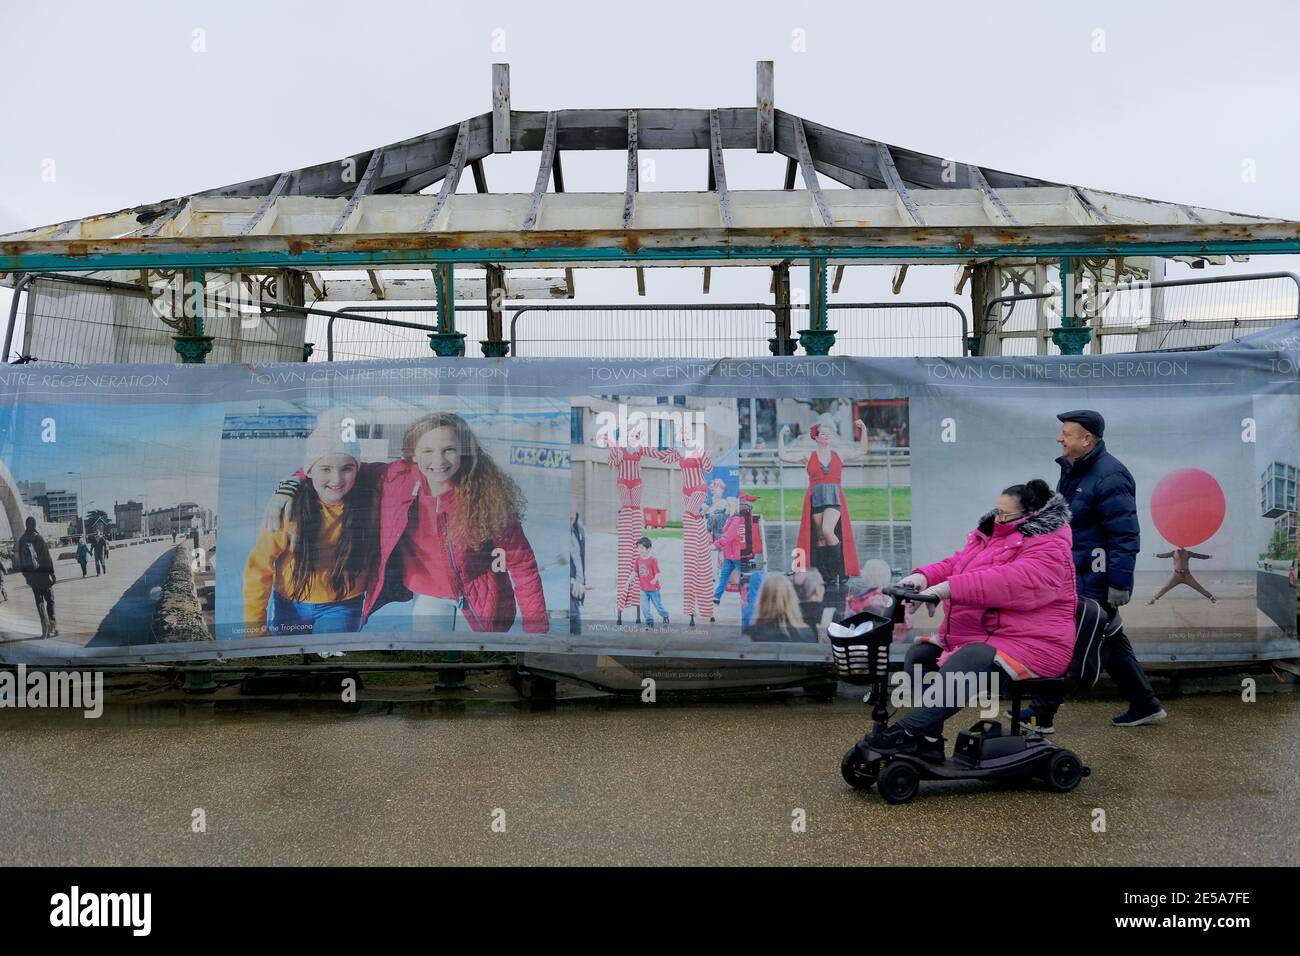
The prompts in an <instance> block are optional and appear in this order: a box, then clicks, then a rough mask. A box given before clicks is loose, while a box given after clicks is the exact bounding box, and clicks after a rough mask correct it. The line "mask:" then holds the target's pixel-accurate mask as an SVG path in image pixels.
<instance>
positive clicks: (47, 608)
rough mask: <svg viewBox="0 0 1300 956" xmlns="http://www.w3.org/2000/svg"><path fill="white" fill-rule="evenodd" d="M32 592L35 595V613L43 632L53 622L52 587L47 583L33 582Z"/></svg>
mask: <svg viewBox="0 0 1300 956" xmlns="http://www.w3.org/2000/svg"><path fill="white" fill-rule="evenodd" d="M32 594H33V595H34V596H35V597H36V614H37V616H38V617H40V619H41V631H42V632H44V631H45V630H46V629H47V628H48V627H51V626H53V624H54V588H53V587H52V586H51V585H49V584H33V585H32Z"/></svg>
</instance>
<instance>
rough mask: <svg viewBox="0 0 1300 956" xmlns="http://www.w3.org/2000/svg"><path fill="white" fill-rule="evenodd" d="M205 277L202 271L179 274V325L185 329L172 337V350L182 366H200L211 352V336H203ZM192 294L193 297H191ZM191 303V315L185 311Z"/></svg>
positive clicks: (194, 270)
mask: <svg viewBox="0 0 1300 956" xmlns="http://www.w3.org/2000/svg"><path fill="white" fill-rule="evenodd" d="M206 283H207V275H206V274H205V273H204V271H203V270H202V269H186V270H184V271H183V272H182V273H181V317H180V318H181V325H180V327H181V328H182V329H185V331H184V332H182V333H181V334H180V335H173V336H172V348H174V349H175V350H176V354H177V355H179V356H180V357H181V364H182V365H202V364H203V363H204V362H205V361H206V360H207V357H208V353H209V352H211V351H212V336H210V335H204V334H203V298H204V296H205V295H206V292H207V287H206ZM191 293H193V295H191ZM191 302H192V303H193V311H194V314H193V315H186V314H185V312H186V310H187V309H188V308H189V307H190V303H191Z"/></svg>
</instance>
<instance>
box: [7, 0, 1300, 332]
mask: <svg viewBox="0 0 1300 956" xmlns="http://www.w3.org/2000/svg"><path fill="white" fill-rule="evenodd" d="M195 31H202V32H201V33H198V34H196V32H195ZM1098 31H1104V34H1102V33H1099V32H1098ZM1298 35H1300V7H1297V5H1295V4H1291V3H1286V2H1281V0H1278V2H1250V0H1238V2H1234V3H1230V4H1225V3H1219V2H1214V3H1212V2H1186V3H1178V4H1172V3H1170V4H1164V3H1139V2H1134V0H1128V2H1092V3H1089V4H1086V5H1084V4H1070V5H1066V4H1056V3H1016V2H1001V3H979V4H974V3H948V2H941V3H935V2H930V3H925V4H899V3H896V2H890V3H857V4H846V3H845V4H840V3H837V4H805V5H803V6H802V7H800V6H799V5H795V4H790V3H779V4H778V3H765V2H750V3H743V4H704V3H699V2H698V0H697V2H692V3H677V2H671V0H659V2H656V3H654V4H648V5H647V4H640V5H636V6H631V5H628V6H624V5H613V4H609V3H591V4H584V3H570V4H564V3H549V4H538V3H515V2H501V0H480V2H477V3H472V4H466V3H454V4H452V3H428V2H426V3H415V2H410V3H399V2H383V0H371V2H367V3H364V4H357V3H347V4H343V3H331V2H328V0H327V2H311V3H306V2H302V3H274V4H273V3H253V2H250V0H223V2H220V3H207V2H204V3H163V2H153V3H149V2H116V3H113V4H97V3H75V2H58V3H50V4H42V5H37V4H28V5H24V6H22V7H19V6H17V5H14V4H10V5H7V6H6V7H4V8H2V9H0V36H3V37H4V38H5V40H6V43H5V52H4V56H3V59H0V78H2V79H3V88H4V89H5V90H6V91H8V93H9V95H8V96H7V97H6V104H5V105H6V109H5V116H4V129H5V133H4V148H3V149H0V182H3V183H4V188H3V189H2V190H0V232H8V231H12V230H15V229H20V228H25V227H30V226H37V225H42V224H46V223H51V222H56V221H59V220H62V219H69V218H79V217H82V216H87V215H91V214H96V213H101V212H106V211H110V210H116V209H119V208H122V207H126V206H133V205H137V204H141V203H146V202H151V201H154V200H158V199H163V198H168V197H173V196H179V195H184V194H187V193H190V192H194V191H197V190H201V189H206V188H210V187H214V186H218V185H222V184H226V183H233V182H238V181H240V180H244V179H248V178H252V177H255V176H261V175H266V174H270V173H274V172H278V171H281V170H284V169H290V168H295V167H299V166H304V165H308V164H312V163H317V162H322V161H326V160H331V159H336V158H339V157H342V156H344V155H347V154H350V153H354V152H357V151H359V150H363V149H368V148H370V147H373V146H376V145H380V144H383V143H388V142H392V141H395V140H399V139H402V138H405V137H409V136H412V135H415V134H417V133H421V132H424V131H427V130H431V129H436V128H438V127H442V126H445V125H448V124H451V123H454V122H457V121H459V120H461V119H463V118H465V117H468V116H470V115H474V114H478V113H482V112H486V111H487V110H488V109H490V105H491V103H490V64H492V63H493V62H499V61H504V62H509V63H510V65H511V99H512V106H513V107H514V108H515V109H524V110H551V109H565V108H580V107H615V108H629V107H699V108H707V107H718V106H752V105H753V103H754V94H755V91H754V62H755V61H756V60H759V59H771V60H774V61H775V64H776V66H775V69H776V105H777V106H778V107H779V108H781V109H784V110H787V111H789V112H793V113H797V114H799V115H801V116H804V117H807V118H809V119H811V120H815V121H817V122H821V123H825V124H827V125H830V126H834V127H837V128H839V129H843V130H847V131H850V132H854V133H858V134H861V135H865V136H869V137H873V138H877V139H881V140H884V141H887V142H890V143H894V144H898V145H901V146H907V147H911V148H914V149H919V150H923V151H926V152H930V153H934V154H937V155H940V156H945V157H951V158H954V159H957V160H959V161H962V162H972V163H977V164H981V165H986V166H992V167H996V168H999V169H1004V170H1009V171H1013V172H1019V173H1024V174H1028V175H1032V176H1037V177H1041V178H1044V179H1049V180H1055V181H1059V182H1068V183H1075V184H1079V185H1085V186H1090V187H1094V188H1099V189H1108V190H1114V191H1117V192H1124V193H1131V194H1136V195H1140V196H1148V197H1152V198H1158V199H1169V200H1175V201H1178V202H1182V203H1189V204H1194V205H1202V206H1209V207H1213V208H1219V209H1227V210H1232V211H1236V212H1247V213H1257V214H1264V215H1270V216H1277V217H1284V218H1293V219H1300V189H1297V185H1300V166H1297V163H1296V157H1297V156H1300V110H1298V109H1297V104H1300V57H1298V56H1297V55H1296V49H1295V44H1296V37H1297V36H1298ZM196 37H197V38H199V39H201V41H202V42H201V45H202V46H203V47H204V50H203V52H195V46H196V45H199V44H198V43H197V41H196ZM801 39H802V43H803V47H804V48H803V51H802V52H800V51H799V50H797V49H795V47H796V46H797V45H798V43H799V41H800V40H801ZM1099 41H1100V42H1099ZM494 43H495V44H496V45H497V47H498V48H497V49H494ZM502 43H504V50H502V49H500V48H499V47H500V45H501V44H502ZM1099 45H1104V52H1096V48H1097V47H1098V46H1099ZM657 158H658V169H657V173H658V181H657V182H656V183H653V184H650V183H647V184H644V188H648V189H649V188H653V189H665V190H681V189H702V188H704V180H705V170H706V159H705V154H704V153H703V152H698V151H691V152H677V153H671V154H665V153H659V154H657ZM726 158H727V177H728V181H729V185H730V186H731V187H732V188H779V187H780V185H781V182H782V177H783V173H784V162H785V161H784V159H783V158H782V157H777V156H760V155H757V154H754V153H751V152H745V151H728V153H727V157H726ZM50 160H52V161H53V164H54V167H53V168H54V172H55V181H54V182H45V181H43V179H42V171H43V169H46V168H48V161H50ZM1248 161H1249V163H1250V164H1251V165H1252V166H1253V178H1252V177H1251V176H1249V175H1243V170H1244V169H1245V166H1244V164H1247V163H1248ZM536 163H537V154H536V153H521V154H514V155H511V156H492V157H489V158H488V159H487V160H486V161H485V167H486V172H487V177H488V182H489V184H490V186H491V188H492V190H493V191H522V192H526V191H529V190H531V188H532V182H533V179H534V177H535V175H536ZM564 165H565V179H566V186H567V187H568V189H569V190H570V191H580V190H592V191H621V190H622V188H623V178H624V168H625V158H624V155H623V153H621V152H613V151H611V152H604V153H595V154H590V153H589V154H566V155H565V158H564ZM825 185H827V186H828V187H829V186H830V185H831V184H829V183H825ZM466 187H467V188H470V189H472V188H473V186H472V182H470V179H469V177H466V181H465V182H463V183H462V188H466ZM435 188H436V187H435ZM1296 267H1297V263H1296V262H1295V261H1292V260H1290V259H1282V258H1277V257H1273V258H1262V259H1256V260H1255V261H1253V262H1252V263H1250V264H1249V265H1247V266H1245V267H1238V268H1245V269H1248V270H1249V269H1255V270H1261V269H1266V268H1267V269H1273V268H1287V269H1295V268H1296ZM745 271H746V270H736V269H732V270H715V271H714V275H713V283H712V286H713V292H712V294H711V297H710V299H711V300H712V301H717V302H722V301H728V300H730V301H757V300H761V299H762V300H765V299H766V298H767V275H766V272H765V271H762V272H761V273H760V271H758V270H748V274H739V273H743V272H745ZM855 272H856V273H857V275H854V273H855ZM953 273H954V268H953V267H951V266H945V267H934V268H931V269H927V270H913V275H912V276H911V277H909V279H908V282H907V285H906V286H905V288H904V291H903V295H902V296H901V297H900V298H901V299H925V298H933V297H936V296H939V297H944V296H946V295H948V294H950V293H951V287H952V277H953ZM888 275H889V270H888V269H872V270H866V269H860V270H850V273H849V275H848V276H846V278H845V282H844V286H843V289H842V292H841V294H840V296H839V298H841V299H844V300H857V301H861V300H883V299H887V298H890V297H891V294H890V292H889V289H888V285H887V280H888ZM797 279H798V282H799V283H800V284H802V283H803V281H804V277H803V276H802V275H800V276H798V277H797ZM578 284H579V292H580V296H581V301H588V302H598V301H624V300H633V299H635V279H634V276H633V273H632V272H631V271H630V270H627V271H619V272H605V273H603V274H601V275H599V276H596V275H594V274H592V273H590V272H584V273H581V274H580V275H579V279H578ZM649 292H650V294H651V298H652V299H658V300H660V301H682V300H699V299H701V292H700V272H699V270H683V271H676V272H674V273H671V274H667V273H665V272H663V271H656V272H654V273H651V276H650V288H649ZM7 301H8V294H7V292H4V291H0V307H5V306H7ZM642 301H648V300H642Z"/></svg>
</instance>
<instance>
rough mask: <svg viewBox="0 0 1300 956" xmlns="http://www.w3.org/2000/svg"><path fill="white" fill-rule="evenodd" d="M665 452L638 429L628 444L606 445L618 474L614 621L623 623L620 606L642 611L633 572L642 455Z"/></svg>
mask: <svg viewBox="0 0 1300 956" xmlns="http://www.w3.org/2000/svg"><path fill="white" fill-rule="evenodd" d="M667 456H668V453H667V452H664V451H657V450H655V449H651V448H646V447H645V446H643V445H642V444H641V432H640V429H639V428H637V429H634V430H632V431H631V434H630V436H629V438H628V447H626V448H623V447H620V446H619V445H617V444H611V445H610V446H609V466H610V467H611V468H613V469H614V470H615V473H616V475H617V476H618V478H617V482H616V484H615V488H616V490H617V491H618V577H617V579H616V581H617V584H616V592H617V596H616V600H615V605H614V608H615V611H616V613H617V617H616V623H618V624H622V623H623V610H624V609H625V608H629V607H632V608H636V609H637V616H638V619H639V617H640V614H641V585H640V584H639V583H638V578H637V576H636V557H637V554H636V544H637V541H639V540H640V539H641V536H642V535H643V534H644V533H645V514H644V513H643V512H642V511H641V459H642V458H658V459H660V460H668V459H667Z"/></svg>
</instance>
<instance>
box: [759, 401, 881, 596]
mask: <svg viewBox="0 0 1300 956" xmlns="http://www.w3.org/2000/svg"><path fill="white" fill-rule="evenodd" d="M854 425H856V426H857V432H858V435H859V438H858V443H857V444H856V445H854V446H853V447H852V448H851V449H849V450H846V451H845V452H844V453H843V454H840V453H839V452H837V451H835V450H834V449H833V448H832V447H831V440H832V439H833V438H834V437H835V426H834V425H833V424H832V423H830V422H828V421H825V420H823V421H820V422H818V423H817V424H816V425H814V426H813V427H812V428H810V429H809V430H808V435H809V437H810V438H812V440H813V442H814V443H815V446H816V447H815V448H814V449H813V450H812V452H790V451H786V448H785V439H786V436H787V435H789V434H790V426H788V425H787V426H785V427H783V428H782V429H781V434H780V435H779V436H778V438H777V457H778V458H780V459H781V460H782V461H785V462H789V463H790V464H793V465H807V468H808V490H807V491H806V492H805V493H804V498H803V516H802V518H801V519H800V521H799V545H798V549H799V550H798V552H797V553H796V556H795V559H796V560H797V561H801V563H802V564H803V566H804V567H814V568H817V570H819V571H821V573H822V577H824V578H825V579H826V581H827V582H828V583H831V584H835V583H838V582H839V581H841V580H843V579H844V578H851V577H855V576H857V574H858V573H859V571H860V568H859V565H858V547H857V544H856V543H855V541H854V538H853V526H852V524H851V523H850V521H849V508H848V501H847V500H846V499H845V497H844V487H843V484H842V476H843V473H844V463H845V462H850V461H856V460H857V459H859V458H861V457H863V456H864V455H866V453H867V426H866V425H864V424H863V423H862V422H861V421H856V422H854ZM792 563H794V562H792Z"/></svg>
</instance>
